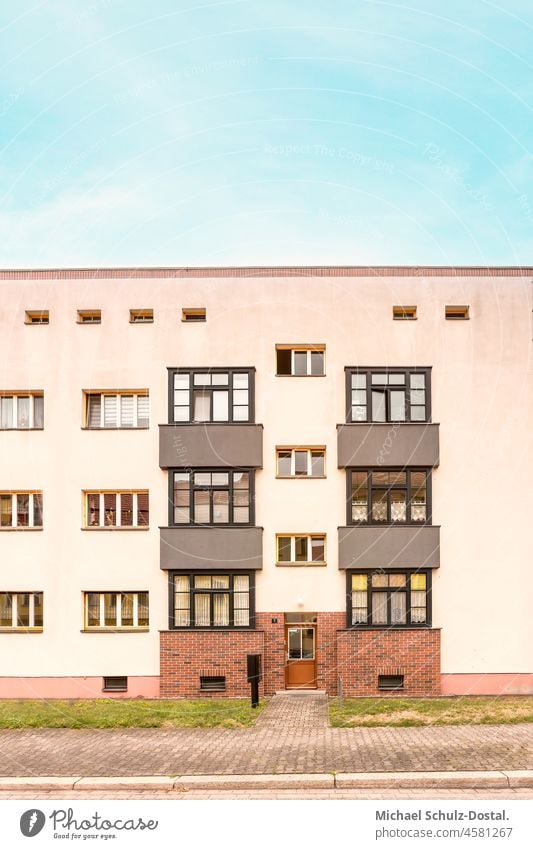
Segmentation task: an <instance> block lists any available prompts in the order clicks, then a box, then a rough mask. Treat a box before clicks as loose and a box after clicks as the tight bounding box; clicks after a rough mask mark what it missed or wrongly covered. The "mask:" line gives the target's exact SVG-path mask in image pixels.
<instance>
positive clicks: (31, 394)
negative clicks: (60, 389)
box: [0, 389, 44, 431]
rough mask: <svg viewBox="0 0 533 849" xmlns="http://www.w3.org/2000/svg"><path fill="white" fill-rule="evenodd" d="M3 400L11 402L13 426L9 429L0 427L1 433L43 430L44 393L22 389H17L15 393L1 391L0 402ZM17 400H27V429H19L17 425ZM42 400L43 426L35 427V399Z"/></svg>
mask: <svg viewBox="0 0 533 849" xmlns="http://www.w3.org/2000/svg"><path fill="white" fill-rule="evenodd" d="M3 398H11V399H12V401H13V425H12V426H11V427H0V430H1V431H6V430H44V392H42V391H39V390H37V391H36V390H33V389H31V390H27V391H24V390H22V389H17V390H16V391H12V390H9V391H8V390H2V391H0V400H2V399H3ZM19 398H29V423H28V427H19V426H18V424H15V423H16V422H18V399H19ZM36 398H42V399H43V426H42V427H36V425H35V399H36Z"/></svg>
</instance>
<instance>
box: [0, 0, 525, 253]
mask: <svg viewBox="0 0 533 849" xmlns="http://www.w3.org/2000/svg"><path fill="white" fill-rule="evenodd" d="M0 42H1V50H0V64H1V66H2V72H1V75H0V85H1V92H0V151H1V155H0V265H1V266H3V267H12V266H42V265H54V266H55V265H57V266H72V265H132V266H134V265H209V264H217V265H230V264H299V263H304V264H313V263H338V264H352V263H353V264H381V263H400V264H408V263H415V264H418V263H420V264H425V263H428V264H455V263H457V264H476V265H477V264H525V263H527V264H531V263H532V262H533V253H532V251H531V249H530V245H531V244H532V237H533V165H532V159H531V150H532V145H533V109H532V106H533V49H532V47H533V4H532V3H531V0H505V4H503V3H501V4H500V5H498V4H497V3H494V2H485V0H472V2H471V3H465V2H464V0H448V2H446V3H443V2H442V0H408V2H406V3H405V4H401V3H396V2H380V0H334V2H331V3H329V4H328V3H325V2H324V0H320V2H317V0H285V2H280V0H236V2H233V1H231V2H211V3H210V2H198V0H181V2H180V0H150V2H148V0H135V2H131V0H84V2H82V0H49V2H39V0H33V2H30V0H4V1H3V3H2V6H1V11H0Z"/></svg>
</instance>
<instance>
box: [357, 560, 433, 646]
mask: <svg viewBox="0 0 533 849" xmlns="http://www.w3.org/2000/svg"><path fill="white" fill-rule="evenodd" d="M376 574H378V575H384V574H386V575H406V586H405V594H406V596H405V610H406V616H405V619H406V621H405V623H401V624H399V623H392V622H391V621H390V620H391V596H392V594H393V592H394V591H395V590H398V589H400V590H401V588H400V587H390V586H389V587H375V588H372V580H371V579H372V575H376ZM352 575H366V576H367V590H366V592H367V621H366V622H355V623H354V622H352V606H353V605H352ZM413 575H425V576H426V589H425V594H426V621H425V622H411V578H412V576H413ZM431 579H432V571H431V569H400V568H398V569H397V568H394V569H392V568H391V569H347V570H346V600H347V605H346V627H347V628H348V629H350V630H361V629H362V630H374V631H375V630H384V629H386V630H389V629H391V628H392V629H394V630H402V629H406V628H415V629H417V630H418V629H426V630H427V629H428V628H431V627H432V600H431V592H432V580H431ZM373 592H376V593H378V592H382V593H384V592H385V593H387V623H383V624H379V623H378V624H376V625H374V624H373V623H372V593H373ZM413 592H424V590H413Z"/></svg>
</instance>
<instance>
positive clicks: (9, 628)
mask: <svg viewBox="0 0 533 849" xmlns="http://www.w3.org/2000/svg"><path fill="white" fill-rule="evenodd" d="M1 593H2V595H9V596H11V621H12V622H15V623H17V624H14V625H0V632H2V633H10V632H13V631H26V632H34V633H39V632H41V631H43V630H44V593H43V591H42V590H1ZM21 595H28V596H29V597H30V598H29V605H28V610H29V613H28V616H29V623H30V624H29V625H19V624H18V597H19V596H21ZM36 595H37V596H40V597H41V607H42V611H43V624H42V625H35V624H34V623H35V596H36ZM32 623H33V624H32Z"/></svg>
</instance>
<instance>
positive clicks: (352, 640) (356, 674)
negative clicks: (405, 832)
mask: <svg viewBox="0 0 533 849" xmlns="http://www.w3.org/2000/svg"><path fill="white" fill-rule="evenodd" d="M337 661H338V669H339V674H340V675H341V676H342V685H343V692H344V695H345V696H385V695H386V696H390V695H393V696H395V695H405V696H437V695H439V694H440V630H439V629H428V630H426V629H420V630H416V629H404V630H400V629H398V630H394V629H390V630H383V631H357V630H351V631H347V630H343V631H339V632H338V634H337ZM378 675H403V676H404V689H403V690H402V691H401V692H399V693H394V692H393V691H383V690H378Z"/></svg>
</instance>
